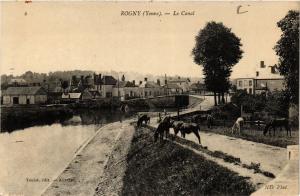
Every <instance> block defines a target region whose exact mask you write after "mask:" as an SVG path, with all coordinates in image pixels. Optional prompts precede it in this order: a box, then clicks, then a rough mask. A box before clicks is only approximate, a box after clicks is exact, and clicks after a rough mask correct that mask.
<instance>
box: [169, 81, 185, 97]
mask: <svg viewBox="0 0 300 196" xmlns="http://www.w3.org/2000/svg"><path fill="white" fill-rule="evenodd" d="M164 89H165V95H174V94H182V93H183V89H182V88H181V87H180V86H179V85H178V84H176V83H167V84H166V85H164Z"/></svg>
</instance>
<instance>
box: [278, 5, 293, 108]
mask: <svg viewBox="0 0 300 196" xmlns="http://www.w3.org/2000/svg"><path fill="white" fill-rule="evenodd" d="M277 26H278V27H279V28H280V29H281V31H282V34H281V37H280V39H279V41H278V42H277V44H276V46H275V47H274V50H275V51H276V54H277V55H278V56H279V64H278V65H279V66H278V69H279V72H280V74H282V75H283V76H284V78H285V86H286V95H287V98H288V99H289V101H290V102H291V103H294V104H297V105H298V104H299V102H298V101H299V56H298V55H299V12H298V11H289V12H288V14H287V15H286V16H285V17H284V18H283V19H282V20H280V21H279V22H278V23H277Z"/></svg>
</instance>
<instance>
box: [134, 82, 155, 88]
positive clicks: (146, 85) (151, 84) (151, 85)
mask: <svg viewBox="0 0 300 196" xmlns="http://www.w3.org/2000/svg"><path fill="white" fill-rule="evenodd" d="M139 87H142V88H159V87H160V85H158V84H157V83H155V82H153V81H144V82H142V84H140V86H139Z"/></svg>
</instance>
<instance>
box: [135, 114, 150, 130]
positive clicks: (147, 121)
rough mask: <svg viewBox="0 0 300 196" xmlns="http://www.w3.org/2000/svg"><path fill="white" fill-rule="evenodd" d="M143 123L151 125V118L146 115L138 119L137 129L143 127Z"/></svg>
mask: <svg viewBox="0 0 300 196" xmlns="http://www.w3.org/2000/svg"><path fill="white" fill-rule="evenodd" d="M143 122H144V123H145V124H149V123H150V117H149V116H147V115H146V114H144V115H142V116H141V117H140V118H139V119H138V121H137V127H140V126H142V124H143Z"/></svg>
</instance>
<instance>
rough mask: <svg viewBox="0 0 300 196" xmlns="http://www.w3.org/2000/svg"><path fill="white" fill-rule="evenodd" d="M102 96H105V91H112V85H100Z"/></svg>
mask: <svg viewBox="0 0 300 196" xmlns="http://www.w3.org/2000/svg"><path fill="white" fill-rule="evenodd" d="M101 92H102V98H106V93H108V92H109V93H112V92H113V85H102V86H101Z"/></svg>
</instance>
